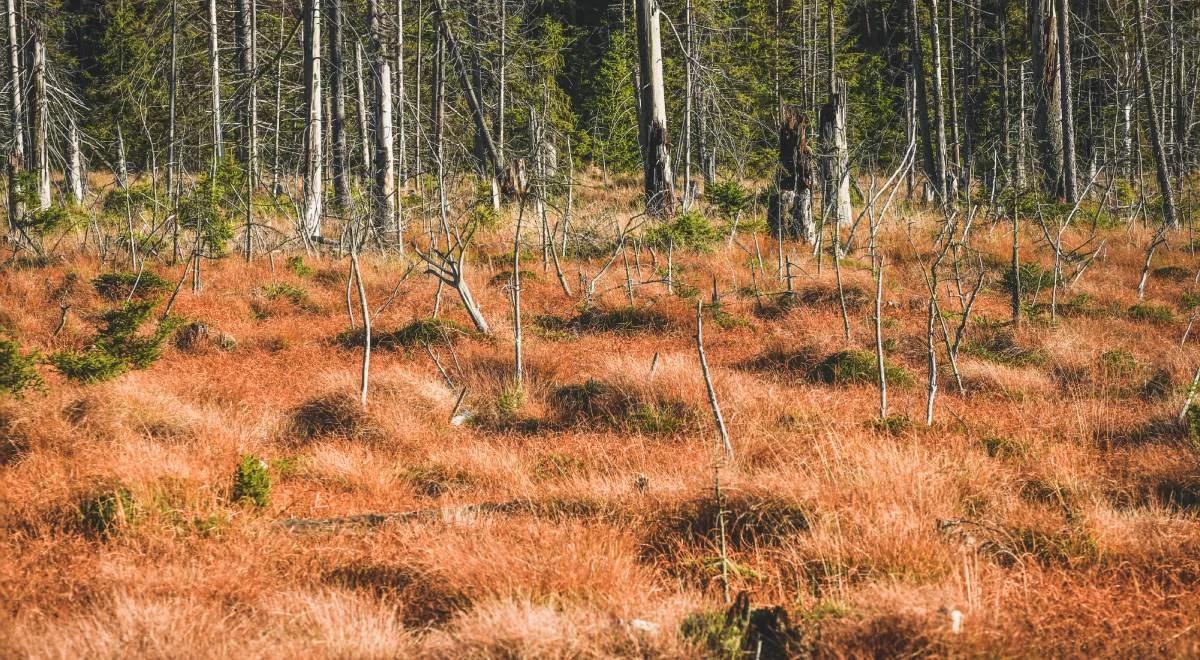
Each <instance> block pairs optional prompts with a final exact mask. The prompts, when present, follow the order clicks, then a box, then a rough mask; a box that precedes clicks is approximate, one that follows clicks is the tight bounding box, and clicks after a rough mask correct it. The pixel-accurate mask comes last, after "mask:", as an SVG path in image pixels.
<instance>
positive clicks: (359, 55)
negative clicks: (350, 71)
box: [354, 41, 375, 180]
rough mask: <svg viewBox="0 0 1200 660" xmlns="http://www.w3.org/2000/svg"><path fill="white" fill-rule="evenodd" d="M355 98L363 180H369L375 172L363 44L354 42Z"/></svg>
mask: <svg viewBox="0 0 1200 660" xmlns="http://www.w3.org/2000/svg"><path fill="white" fill-rule="evenodd" d="M354 98H355V105H356V106H357V108H358V113H357V114H358V136H359V143H360V145H359V148H360V149H361V150H362V154H361V158H362V178H363V179H364V180H365V179H368V178H370V177H371V176H372V174H373V173H374V172H375V168H373V167H372V166H371V129H370V128H369V124H368V123H367V85H366V83H365V82H364V81H363V47H362V42H360V41H355V42H354Z"/></svg>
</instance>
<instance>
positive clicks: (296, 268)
mask: <svg viewBox="0 0 1200 660" xmlns="http://www.w3.org/2000/svg"><path fill="white" fill-rule="evenodd" d="M286 268H287V269H288V270H290V271H292V272H293V273H295V274H296V276H297V277H304V278H309V277H312V276H313V274H314V271H313V268H312V266H309V265H308V264H306V263H304V257H303V256H301V255H298V254H297V255H293V256H290V257H288V259H287V264H286Z"/></svg>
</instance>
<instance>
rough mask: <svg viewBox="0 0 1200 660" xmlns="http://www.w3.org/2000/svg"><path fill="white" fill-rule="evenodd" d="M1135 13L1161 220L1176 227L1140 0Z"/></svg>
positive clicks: (1176, 221)
mask: <svg viewBox="0 0 1200 660" xmlns="http://www.w3.org/2000/svg"><path fill="white" fill-rule="evenodd" d="M1134 7H1135V11H1136V13H1137V17H1136V19H1135V20H1136V22H1137V40H1138V50H1139V51H1140V53H1141V57H1140V58H1139V59H1141V61H1142V62H1141V73H1142V86H1143V87H1144V88H1145V94H1143V95H1142V98H1143V99H1145V103H1146V115H1147V118H1148V119H1149V121H1150V145H1151V147H1153V149H1154V167H1155V170H1156V174H1157V175H1158V189H1159V192H1161V193H1162V199H1163V222H1164V223H1165V224H1166V225H1167V226H1168V227H1172V228H1174V227H1177V226H1178V224H1179V219H1178V218H1177V217H1176V215H1175V196H1174V195H1173V194H1172V192H1171V169H1170V166H1169V165H1168V164H1167V153H1166V149H1164V148H1163V138H1162V134H1161V132H1160V127H1161V124H1159V115H1158V107H1157V106H1156V105H1155V103H1154V81H1153V80H1152V79H1151V78H1150V53H1149V51H1148V49H1147V48H1146V17H1145V11H1144V8H1143V6H1142V0H1134Z"/></svg>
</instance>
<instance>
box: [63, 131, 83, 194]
mask: <svg viewBox="0 0 1200 660" xmlns="http://www.w3.org/2000/svg"><path fill="white" fill-rule="evenodd" d="M83 179H84V173H83V155H82V153H81V149H80V137H79V125H78V124H77V123H76V120H75V118H74V117H71V118H70V119H68V120H67V163H66V170H65V171H64V172H63V180H64V182H65V183H66V185H67V191H68V192H69V193H70V195H71V202H72V203H73V204H75V205H79V204H83V190H84V180H83Z"/></svg>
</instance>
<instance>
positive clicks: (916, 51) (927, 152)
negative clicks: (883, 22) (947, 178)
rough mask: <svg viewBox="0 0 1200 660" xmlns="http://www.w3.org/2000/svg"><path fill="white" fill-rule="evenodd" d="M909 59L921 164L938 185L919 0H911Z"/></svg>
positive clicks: (928, 176)
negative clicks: (930, 124) (930, 129)
mask: <svg viewBox="0 0 1200 660" xmlns="http://www.w3.org/2000/svg"><path fill="white" fill-rule="evenodd" d="M908 16H909V59H910V66H911V67H912V77H913V86H914V90H915V92H916V98H915V101H916V108H915V111H916V116H917V127H918V129H919V130H920V133H921V164H922V166H923V169H924V171H925V177H926V179H928V181H929V185H931V186H936V185H937V180H938V174H937V168H936V166H935V165H934V159H933V140H932V135H931V133H930V131H929V103H928V100H927V95H926V88H925V55H924V52H923V51H922V49H921V16H920V13H919V10H918V6H917V0H909V3H908Z"/></svg>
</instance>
